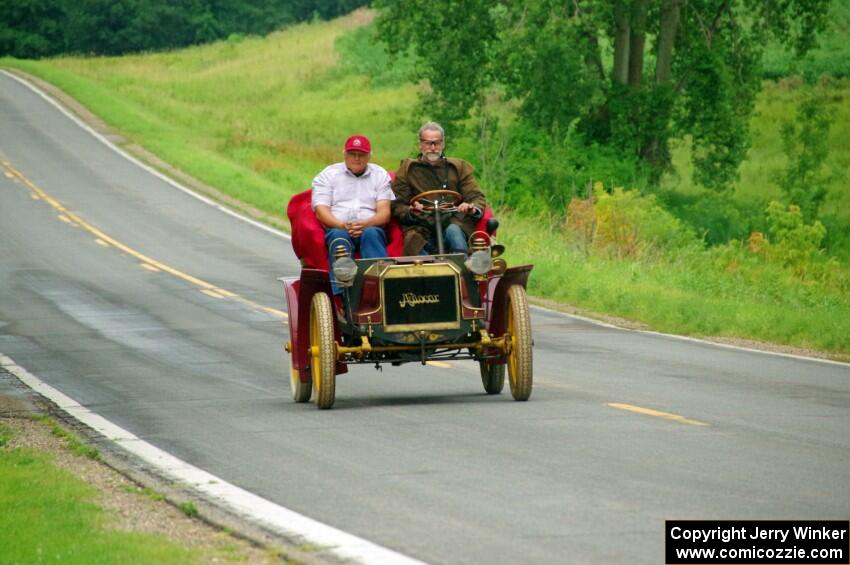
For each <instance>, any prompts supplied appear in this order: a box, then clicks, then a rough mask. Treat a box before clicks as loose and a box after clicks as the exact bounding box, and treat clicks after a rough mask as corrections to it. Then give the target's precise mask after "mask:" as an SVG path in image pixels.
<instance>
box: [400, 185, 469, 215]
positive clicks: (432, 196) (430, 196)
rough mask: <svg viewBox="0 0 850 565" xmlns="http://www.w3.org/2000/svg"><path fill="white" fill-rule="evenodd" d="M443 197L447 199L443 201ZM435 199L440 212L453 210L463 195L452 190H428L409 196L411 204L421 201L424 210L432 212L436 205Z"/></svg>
mask: <svg viewBox="0 0 850 565" xmlns="http://www.w3.org/2000/svg"><path fill="white" fill-rule="evenodd" d="M444 198H445V199H447V201H443V199H444ZM448 199H450V201H449V200H448ZM435 200H439V202H440V212H454V211H455V208H456V207H457V205H458V204H460V203H461V201H462V200H463V197H462V196H461V195H460V193H458V192H455V191H454V190H428V191H425V192H420V193H419V194H417V195H416V196H414V197H413V198H411V199H410V203H411V204H413V203H414V202H419V201H421V204H422V209H423V210H424V211H425V212H433V211H434V208H436V207H437V205H436V203H435Z"/></svg>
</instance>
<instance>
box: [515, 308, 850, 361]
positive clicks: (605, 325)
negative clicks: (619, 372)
mask: <svg viewBox="0 0 850 565" xmlns="http://www.w3.org/2000/svg"><path fill="white" fill-rule="evenodd" d="M529 307H530V308H531V309H536V310H542V311H543V312H548V313H549V314H555V315H558V316H565V317H567V318H574V319H576V320H581V321H583V322H588V323H591V324H593V325H596V326H602V327H603V328H610V329H614V330H620V331H623V332H633V333H640V334H646V335H654V336H660V337H668V338H671V339H678V340H680V341H690V342H693V343H700V344H703V345H711V346H713V347H723V348H726V349H735V350H738V351H747V352H749V353H760V354H762V355H774V356H777V357H786V358H789V359H797V360H798V361H812V362H814V363H825V364H828V365H837V366H839V367H845V368H846V367H848V363H842V362H841V361H833V360H831V359H821V358H819V357H806V356H805V355H795V354H793V353H782V352H781V351H765V350H763V349H753V348H752V347H743V346H741V345H732V344H729V343H718V342H716V341H709V340H706V339H700V338H698V337H690V336H686V335H676V334H666V333H662V332H656V331H652V330H635V329H632V328H624V327H621V326H615V325H614V324H609V323H607V322H601V321H599V320H594V319H593V318H588V317H587V316H580V315H578V314H568V313H567V312H559V311H558V310H552V309H551V308H546V307H545V306H538V305H537V304H529Z"/></svg>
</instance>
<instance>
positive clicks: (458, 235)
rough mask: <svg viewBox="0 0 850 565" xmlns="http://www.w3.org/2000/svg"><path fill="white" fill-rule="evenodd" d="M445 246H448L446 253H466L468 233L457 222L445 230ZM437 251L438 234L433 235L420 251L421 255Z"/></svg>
mask: <svg viewBox="0 0 850 565" xmlns="http://www.w3.org/2000/svg"><path fill="white" fill-rule="evenodd" d="M443 247H445V248H446V253H466V251H467V250H468V249H469V245H468V244H467V242H466V234H465V233H463V229H461V227H460V226H459V225H457V224H449V225H448V226H446V229H445V230H443ZM436 252H437V236H436V235H432V236H431V239H429V240H428V242H427V243H426V244H425V247H424V248H423V249H422V251H421V252H420V255H428V254H429V253H436Z"/></svg>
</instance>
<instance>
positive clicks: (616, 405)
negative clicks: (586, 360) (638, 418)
mask: <svg viewBox="0 0 850 565" xmlns="http://www.w3.org/2000/svg"><path fill="white" fill-rule="evenodd" d="M608 406H610V407H611V408H616V409H617V410H628V411H629V412H637V413H638V414H643V415H645V416H654V417H656V418H664V419H665V420H673V421H674V422H679V423H680V424H689V425H691V426H708V425H709V424H707V423H705V422H700V421H699V420H691V419H690V418H685V417H684V416H680V415H679V414H671V413H670V412H661V411H659V410H653V409H652V408H643V407H641V406H633V405H631V404H620V403H619V402H609V403H608Z"/></svg>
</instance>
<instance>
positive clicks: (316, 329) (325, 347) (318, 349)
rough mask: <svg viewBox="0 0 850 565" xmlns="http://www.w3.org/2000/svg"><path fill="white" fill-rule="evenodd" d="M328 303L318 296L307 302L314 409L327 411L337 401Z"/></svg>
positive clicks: (330, 312)
mask: <svg viewBox="0 0 850 565" xmlns="http://www.w3.org/2000/svg"><path fill="white" fill-rule="evenodd" d="M332 316H333V309H332V308H331V299H330V297H328V295H327V294H325V293H324V292H317V293H316V294H314V295H313V300H312V301H311V302H310V372H311V374H312V377H313V386H314V387H316V406H318V407H319V408H330V407H331V406H333V404H334V400H335V397H336V372H335V369H336V342H335V341H334V324H333V317H332Z"/></svg>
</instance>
